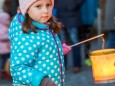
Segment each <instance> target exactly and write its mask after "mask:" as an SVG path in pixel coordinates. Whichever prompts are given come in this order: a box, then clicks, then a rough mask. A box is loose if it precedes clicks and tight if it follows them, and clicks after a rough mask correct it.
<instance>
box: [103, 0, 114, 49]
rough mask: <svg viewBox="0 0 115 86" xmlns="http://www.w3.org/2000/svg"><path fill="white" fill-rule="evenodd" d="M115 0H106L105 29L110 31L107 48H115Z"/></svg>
mask: <svg viewBox="0 0 115 86" xmlns="http://www.w3.org/2000/svg"><path fill="white" fill-rule="evenodd" d="M114 3H115V0H106V5H105V23H104V29H105V31H106V32H108V35H107V40H106V41H107V43H106V46H105V47H106V48H115V4H114Z"/></svg>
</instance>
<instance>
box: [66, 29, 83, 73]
mask: <svg viewBox="0 0 115 86" xmlns="http://www.w3.org/2000/svg"><path fill="white" fill-rule="evenodd" d="M67 31H68V34H69V36H70V40H71V42H72V44H75V43H78V42H79V33H78V28H76V27H73V28H68V30H67ZM80 49H81V46H80V45H78V46H75V47H73V48H72V53H73V66H74V68H73V71H74V72H75V73H77V72H80V70H81V50H80Z"/></svg>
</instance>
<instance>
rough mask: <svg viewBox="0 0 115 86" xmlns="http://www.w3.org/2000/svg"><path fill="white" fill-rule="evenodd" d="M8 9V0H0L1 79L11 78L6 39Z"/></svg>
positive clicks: (8, 47) (8, 17)
mask: <svg viewBox="0 0 115 86" xmlns="http://www.w3.org/2000/svg"><path fill="white" fill-rule="evenodd" d="M10 10H11V9H10V5H9V0H2V1H1V8H0V59H1V62H2V64H1V72H0V73H2V74H1V75H2V76H1V77H2V79H11V76H10V71H9V70H10V68H9V57H10V42H9V39H8V28H9V25H10V19H11V15H10Z"/></svg>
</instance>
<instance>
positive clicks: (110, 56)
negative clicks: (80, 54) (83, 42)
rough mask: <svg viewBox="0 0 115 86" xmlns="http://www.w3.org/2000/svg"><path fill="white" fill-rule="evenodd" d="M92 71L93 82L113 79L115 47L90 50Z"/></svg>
mask: <svg viewBox="0 0 115 86" xmlns="http://www.w3.org/2000/svg"><path fill="white" fill-rule="evenodd" d="M90 59H91V62H92V72H93V78H94V82H95V83H97V84H98V83H110V82H114V81H115V49H102V50H96V51H93V52H91V54H90Z"/></svg>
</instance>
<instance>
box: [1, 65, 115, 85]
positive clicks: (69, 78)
mask: <svg viewBox="0 0 115 86" xmlns="http://www.w3.org/2000/svg"><path fill="white" fill-rule="evenodd" d="M11 82H12V81H5V80H0V86H12V85H11ZM66 86H115V82H113V83H109V84H94V83H93V77H92V70H91V68H90V67H86V68H83V69H82V71H81V72H80V73H73V72H72V70H71V69H68V70H67V71H66Z"/></svg>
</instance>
